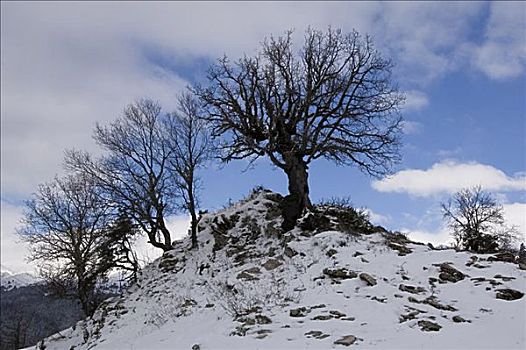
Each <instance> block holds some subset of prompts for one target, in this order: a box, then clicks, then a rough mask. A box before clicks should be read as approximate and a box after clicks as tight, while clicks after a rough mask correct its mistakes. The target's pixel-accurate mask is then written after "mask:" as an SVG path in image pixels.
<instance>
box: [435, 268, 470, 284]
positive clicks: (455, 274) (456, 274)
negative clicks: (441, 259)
mask: <svg viewBox="0 0 526 350" xmlns="http://www.w3.org/2000/svg"><path fill="white" fill-rule="evenodd" d="M464 277H465V275H464V274H463V273H462V272H460V271H459V270H457V269H455V268H454V267H452V266H451V265H449V264H448V263H443V264H440V275H438V278H440V279H441V280H442V281H448V282H452V283H456V282H458V281H462V280H463V279H464Z"/></svg>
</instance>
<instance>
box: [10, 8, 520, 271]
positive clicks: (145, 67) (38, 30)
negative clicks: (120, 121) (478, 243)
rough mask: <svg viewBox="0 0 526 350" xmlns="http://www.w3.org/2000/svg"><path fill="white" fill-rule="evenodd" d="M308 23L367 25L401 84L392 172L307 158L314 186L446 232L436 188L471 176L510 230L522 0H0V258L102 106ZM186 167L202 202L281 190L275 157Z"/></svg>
mask: <svg viewBox="0 0 526 350" xmlns="http://www.w3.org/2000/svg"><path fill="white" fill-rule="evenodd" d="M308 26H311V27H314V28H318V29H326V28H327V27H328V26H332V27H334V28H341V29H342V30H343V31H346V32H349V31H351V30H352V29H356V30H358V31H359V32H360V33H362V34H370V35H371V36H372V38H373V40H374V42H375V45H376V48H377V49H378V50H379V51H380V52H381V53H382V55H384V56H385V57H389V58H391V59H392V60H393V62H394V63H395V64H396V66H395V68H394V69H393V73H394V74H393V79H394V80H395V81H396V83H397V84H398V85H399V87H400V89H401V90H402V91H404V92H405V94H406V96H407V100H406V104H405V106H404V109H403V113H402V114H403V117H404V119H405V124H404V134H403V138H402V140H403V147H402V149H401V154H402V157H403V160H402V162H401V163H400V164H398V165H397V167H396V168H395V169H393V170H394V173H393V175H392V176H390V177H387V178H383V179H374V178H370V177H368V176H367V175H365V174H363V173H361V172H360V171H358V170H357V169H356V168H353V167H337V166H336V165H334V164H331V163H329V162H326V161H323V160H321V161H317V162H314V163H312V164H311V166H310V174H309V181H310V192H311V199H312V200H313V201H314V202H316V201H319V200H322V199H324V198H331V197H336V196H339V197H349V198H350V199H351V201H352V203H353V204H354V205H355V206H359V207H365V208H368V210H369V213H370V215H371V218H372V220H373V222H375V223H377V224H381V225H383V226H385V227H386V228H389V229H392V230H401V231H404V232H408V233H409V235H410V236H411V237H412V238H414V239H419V240H423V241H429V242H432V243H444V242H447V240H448V239H449V233H448V231H447V227H446V226H445V224H444V222H443V220H442V218H441V213H440V203H441V202H442V201H445V200H447V198H448V197H449V196H451V194H452V193H454V192H455V191H457V190H459V189H461V188H464V187H468V186H473V185H482V186H483V187H484V188H485V189H487V190H488V191H491V192H492V193H494V195H495V196H496V197H497V198H498V199H499V201H500V202H501V203H502V204H503V206H504V212H505V216H506V219H507V221H508V223H509V224H513V225H517V227H519V228H520V230H521V232H522V233H523V234H524V232H525V231H526V102H525V96H526V78H525V77H526V75H525V68H526V3H523V2H509V3H507V2H472V1H469V2H442V1H441V2H314V1H310V2H296V1H295V2H279V3H278V2H251V3H248V2H124V3H118V2H53V3H46V2H18V1H17V2H6V1H2V3H1V54H0V55H1V72H0V73H1V86H0V87H1V243H2V244H1V262H2V265H3V266H8V267H10V269H12V270H14V271H23V270H27V269H32V267H31V266H29V265H27V264H26V262H25V261H24V255H25V253H26V251H27V247H24V246H23V245H22V244H20V243H17V237H16V234H15V228H16V227H17V225H18V222H19V220H20V218H21V215H22V212H23V205H24V201H25V200H27V199H28V198H30V196H31V193H32V192H34V191H35V189H36V187H37V185H38V184H39V183H42V182H45V181H49V180H51V179H52V178H53V177H54V176H55V175H56V174H59V175H60V174H61V173H62V159H63V152H64V150H65V149H71V148H76V149H85V150H88V151H90V152H93V153H95V154H97V152H100V150H99V149H98V148H97V146H96V144H95V142H94V141H93V140H92V139H91V135H92V130H93V127H94V125H95V123H96V122H100V123H103V124H104V123H109V122H111V121H112V120H114V119H115V118H116V117H118V116H119V115H121V113H122V111H123V109H124V107H125V106H126V105H127V104H129V103H131V102H133V101H134V100H136V99H138V98H141V97H149V98H152V99H155V100H158V101H159V102H160V103H161V104H162V105H163V107H164V108H165V110H166V111H170V110H171V109H172V108H173V107H174V106H175V97H176V95H177V94H178V93H179V92H181V91H182V90H183V89H184V87H185V86H186V85H188V84H191V83H195V82H202V81H204V79H205V74H206V69H207V67H208V66H209V65H210V64H211V63H213V62H214V61H215V60H216V59H217V58H218V57H221V56H223V55H227V56H228V57H231V58H233V59H235V58H237V57H240V56H242V55H243V54H248V55H252V54H254V53H255V52H257V49H258V47H259V45H260V43H261V42H262V41H263V40H264V38H265V37H266V36H269V35H280V34H282V33H284V32H285V31H286V30H288V29H294V34H293V39H294V43H295V44H296V46H295V47H299V46H300V45H301V41H302V38H303V33H304V31H305V29H306V28H307V27H308ZM200 175H201V177H202V179H203V184H204V187H203V190H202V193H201V196H202V201H201V202H202V207H203V209H209V210H216V209H220V208H221V207H223V206H224V205H226V203H228V202H229V201H230V200H238V199H240V198H242V197H243V196H245V195H246V194H247V193H248V192H249V191H250V189H251V188H253V187H254V186H255V185H263V186H265V187H267V188H270V189H272V190H274V191H278V192H281V193H286V190H287V184H286V177H285V175H284V173H282V172H281V171H280V170H277V169H274V168H273V167H272V166H271V165H270V163H269V162H268V161H265V160H261V161H258V162H257V163H256V164H255V166H254V167H253V168H252V169H249V170H246V163H245V162H243V161H239V162H233V163H230V164H227V165H220V164H216V163H214V164H210V166H208V167H207V168H206V169H205V170H204V171H202V173H201V174H200ZM171 225H172V227H173V231H174V232H175V234H174V235H175V236H176V237H180V236H182V235H184V234H185V233H186V232H187V229H186V225H187V219H186V217H185V216H184V215H183V214H181V215H180V216H177V217H174V218H171ZM143 243H144V242H143ZM143 246H144V247H145V246H146V244H143ZM145 251H146V250H145ZM145 254H146V255H147V256H148V257H150V256H153V255H154V254H155V251H154V250H149V251H147V252H146V253H145ZM152 254H153V255H152Z"/></svg>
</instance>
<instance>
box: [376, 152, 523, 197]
mask: <svg viewBox="0 0 526 350" xmlns="http://www.w3.org/2000/svg"><path fill="white" fill-rule="evenodd" d="M476 185H480V186H482V187H483V188H484V189H486V190H488V191H520V190H526V176H524V175H517V176H514V177H510V176H508V175H506V174H505V173H504V172H503V171H501V170H499V169H497V168H495V167H492V166H491V165H485V164H480V163H477V162H469V163H457V162H455V161H452V160H446V161H443V162H440V163H436V164H434V165H433V166H432V167H431V168H429V169H426V170H420V169H407V170H402V171H400V172H398V173H396V174H394V175H393V176H390V177H386V178H384V179H382V180H376V181H373V182H372V187H373V188H374V189H375V190H377V191H380V192H398V193H408V194H410V195H414V196H422V197H425V196H432V195H437V194H441V193H453V192H456V191H458V190H460V189H462V188H465V187H471V186H476Z"/></svg>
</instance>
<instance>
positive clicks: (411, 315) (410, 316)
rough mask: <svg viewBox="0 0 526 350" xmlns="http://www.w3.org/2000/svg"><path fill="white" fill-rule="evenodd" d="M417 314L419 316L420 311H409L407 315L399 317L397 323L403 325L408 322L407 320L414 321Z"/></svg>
mask: <svg viewBox="0 0 526 350" xmlns="http://www.w3.org/2000/svg"><path fill="white" fill-rule="evenodd" d="M418 314H420V311H418V310H415V311H411V312H409V313H407V314H404V315H400V318H399V319H398V322H400V323H404V322H406V321H409V320H414V319H415V318H416V316H418Z"/></svg>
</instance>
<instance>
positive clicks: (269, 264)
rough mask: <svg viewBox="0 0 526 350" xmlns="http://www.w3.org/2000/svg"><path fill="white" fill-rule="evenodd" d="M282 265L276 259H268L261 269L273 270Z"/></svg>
mask: <svg viewBox="0 0 526 350" xmlns="http://www.w3.org/2000/svg"><path fill="white" fill-rule="evenodd" d="M281 265H283V263H282V262H281V261H279V260H277V259H268V260H267V261H266V262H265V263H264V264H263V267H264V268H265V269H267V271H270V270H274V269H276V268H278V267H280V266H281Z"/></svg>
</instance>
